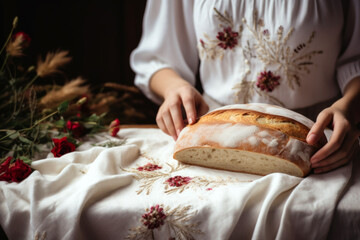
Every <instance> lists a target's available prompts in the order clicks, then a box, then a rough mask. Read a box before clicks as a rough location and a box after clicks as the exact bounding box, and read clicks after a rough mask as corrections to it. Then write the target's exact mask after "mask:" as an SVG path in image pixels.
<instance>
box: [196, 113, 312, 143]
mask: <svg viewBox="0 0 360 240" xmlns="http://www.w3.org/2000/svg"><path fill="white" fill-rule="evenodd" d="M211 122H227V123H243V124H249V125H256V126H258V127H262V128H266V129H274V130H278V131H281V132H283V133H285V134H287V135H288V136H290V137H294V138H296V139H298V140H300V141H303V142H306V136H307V134H308V132H309V131H310V129H309V128H308V127H306V126H305V125H304V124H302V123H299V122H297V121H296V120H294V119H290V118H287V117H282V116H276V115H270V114H265V113H261V112H257V111H252V110H243V109H230V110H218V111H213V112H211V113H208V114H206V115H204V116H203V117H201V118H200V119H199V123H211Z"/></svg>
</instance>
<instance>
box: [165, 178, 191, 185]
mask: <svg viewBox="0 0 360 240" xmlns="http://www.w3.org/2000/svg"><path fill="white" fill-rule="evenodd" d="M191 180H192V178H191V177H182V176H175V177H171V178H168V179H167V180H166V182H167V183H168V184H169V185H170V186H171V187H181V186H182V185H185V184H188V183H190V181H191Z"/></svg>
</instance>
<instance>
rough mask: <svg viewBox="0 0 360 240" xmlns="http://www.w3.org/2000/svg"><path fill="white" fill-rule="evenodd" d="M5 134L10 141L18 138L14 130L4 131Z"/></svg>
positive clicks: (17, 133)
mask: <svg viewBox="0 0 360 240" xmlns="http://www.w3.org/2000/svg"><path fill="white" fill-rule="evenodd" d="M6 134H7V135H9V136H8V138H10V139H16V138H18V137H19V136H20V134H19V132H18V131H15V130H9V131H6Z"/></svg>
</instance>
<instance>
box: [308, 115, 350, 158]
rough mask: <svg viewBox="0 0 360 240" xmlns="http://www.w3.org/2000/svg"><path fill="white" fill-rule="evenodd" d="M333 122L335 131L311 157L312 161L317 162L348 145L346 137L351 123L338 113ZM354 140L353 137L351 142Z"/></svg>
mask: <svg viewBox="0 0 360 240" xmlns="http://www.w3.org/2000/svg"><path fill="white" fill-rule="evenodd" d="M333 122H334V131H333V133H332V135H331V137H330V141H329V142H328V143H327V144H325V146H323V147H322V148H321V149H320V150H319V151H318V152H316V153H315V154H314V155H313V156H312V157H311V163H313V164H314V163H317V162H319V161H321V160H323V159H325V158H327V157H328V156H330V155H331V154H332V153H334V152H336V151H337V150H338V149H339V148H343V147H344V146H346V144H344V139H345V136H346V135H347V134H349V131H350V129H351V126H350V123H349V122H348V121H347V120H346V119H345V118H343V117H342V116H341V115H337V114H335V115H334V120H333ZM353 141H354V139H352V142H351V144H352V143H353Z"/></svg>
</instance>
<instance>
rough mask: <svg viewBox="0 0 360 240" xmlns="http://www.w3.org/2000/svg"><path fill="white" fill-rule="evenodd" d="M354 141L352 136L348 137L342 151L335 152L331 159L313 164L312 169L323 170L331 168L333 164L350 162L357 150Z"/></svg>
mask: <svg viewBox="0 0 360 240" xmlns="http://www.w3.org/2000/svg"><path fill="white" fill-rule="evenodd" d="M353 140H354V139H353V138H352V136H347V137H346V139H345V140H344V144H343V146H342V147H341V148H340V149H338V150H337V151H335V152H334V153H333V154H331V155H330V156H329V157H327V158H325V159H323V160H321V161H319V162H315V163H312V164H311V166H312V168H315V169H323V168H324V167H325V169H327V168H326V167H327V166H331V165H333V164H336V163H337V162H342V163H346V161H345V162H343V161H344V160H349V159H350V158H351V157H352V155H353V154H354V151H355V149H356V145H357V142H354V141H353ZM339 166H340V165H339Z"/></svg>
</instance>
